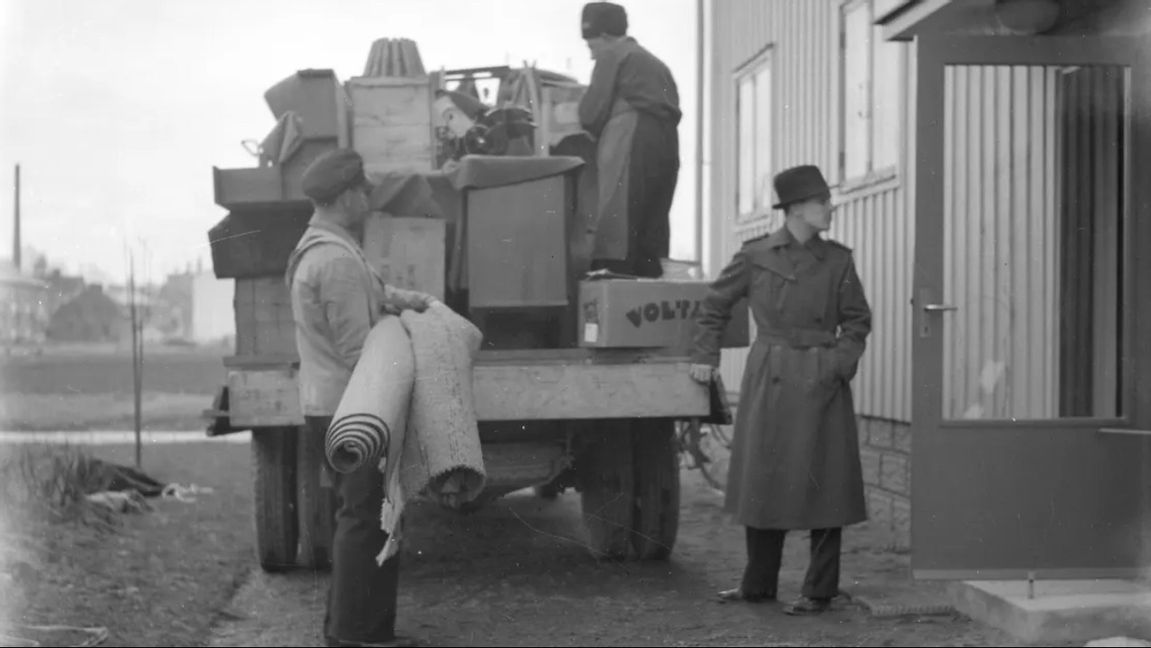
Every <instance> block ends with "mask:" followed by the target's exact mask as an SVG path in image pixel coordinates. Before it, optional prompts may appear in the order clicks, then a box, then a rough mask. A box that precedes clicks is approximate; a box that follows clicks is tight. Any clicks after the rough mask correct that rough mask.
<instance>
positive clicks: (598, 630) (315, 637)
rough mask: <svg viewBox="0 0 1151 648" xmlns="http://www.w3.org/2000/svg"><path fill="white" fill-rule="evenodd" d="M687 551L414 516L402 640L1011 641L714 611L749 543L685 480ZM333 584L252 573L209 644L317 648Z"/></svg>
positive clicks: (509, 521)
mask: <svg viewBox="0 0 1151 648" xmlns="http://www.w3.org/2000/svg"><path fill="white" fill-rule="evenodd" d="M684 475H685V479H684V493H683V514H682V519H681V527H680V533H679V540H678V543H677V545H676V548H675V552H674V554H673V556H672V559H671V561H670V562H666V563H656V564H635V563H630V564H619V563H597V562H596V561H594V560H593V559H592V558H591V557H590V556H589V554H588V552H587V551H586V549H585V548H584V546H583V544H582V542H583V532H582V530H581V525H580V519H579V496H578V495H577V494H574V493H568V494H565V495H563V496H561V497H560V498H559V499H558V500H557V501H553V502H546V501H542V500H539V499H535V498H533V497H531V496H528V495H519V494H513V495H512V496H509V497H507V498H505V499H503V500H501V501H500V502H498V503H496V504H494V505H492V506H490V507H488V508H486V509H484V510H483V511H481V512H479V513H476V514H473V515H470V516H459V515H457V514H454V513H451V512H447V511H442V510H439V509H438V508H435V507H430V506H425V505H421V506H419V507H417V508H415V509H411V510H410V514H409V517H408V523H407V529H408V531H407V538H406V545H405V549H404V555H403V558H402V559H403V561H404V563H403V567H402V572H401V574H402V575H401V583H400V589H401V602H400V621H399V631H400V632H401V633H403V634H409V635H414V636H417V637H419V638H421V639H424V640H425V641H427V642H429V643H430V644H431V645H442V646H463V645H471V646H549V645H554V646H573V645H616V646H620V645H659V646H690V645H705V646H709V645H736V646H740V645H760V646H762V645H795V646H820V645H826V646H857V645H869V646H912V645H919V646H931V645H946V646H978V645H984V646H992V645H996V646H1002V645H1017V644H1015V643H1014V642H1012V641H1011V640H1010V639H1009V638H1008V637H1006V636H1004V635H1002V634H1000V633H998V632H996V631H993V630H989V629H987V628H984V627H981V626H979V625H977V624H975V623H973V622H971V621H969V620H967V619H965V618H962V617H954V616H944V617H911V618H894V619H893V618H876V617H873V616H871V615H870V614H869V613H868V612H867V611H866V610H865V609H863V608H862V607H861V606H858V605H856V604H853V603H851V602H844V603H841V604H837V609H836V610H835V611H833V612H831V613H829V614H827V615H825V616H823V617H821V618H792V617H788V616H785V615H784V614H783V613H782V612H781V611H780V606H779V604H763V605H747V604H727V605H722V604H718V603H715V602H713V596H714V592H715V591H716V590H718V589H721V588H723V587H728V586H731V585H732V584H734V583H736V582H737V581H738V578H739V574H740V570H741V568H742V565H743V557H744V553H743V551H744V549H743V532H742V529H741V528H739V527H735V526H733V525H732V524H731V523H730V522H728V521H727V520H726V519H725V517H724V516H723V515H722V513H721V511H720V504H721V495H720V494H718V493H717V492H715V491H713V490H712V489H710V488H708V487H707V486H706V484H704V483H703V482H702V480H700V479H699V478H698V475H697V474H696V473H691V472H686V473H684ZM868 543H869V537H868V534H867V532H866V530H865V529H852V530H849V531H848V533H847V534H846V538H845V552H844V562H843V589H844V590H846V591H848V592H849V593H850V592H851V590H852V589H853V587H862V586H866V585H867V583H866V581H867V580H871V581H878V580H883V579H886V580H898V579H899V577H900V574H901V573H902V572H903V571H904V570H905V569H906V564H907V557H906V556H900V555H895V554H891V553H888V552H885V551H882V550H878V549H875V548H872V547H870V546H868ZM805 544H806V538H804V537H803V536H802V535H801V534H794V537H791V538H789V540H788V547H787V557H786V558H785V568H784V569H785V571H784V573H783V578H782V584H781V588H782V591H781V597H783V598H785V599H787V598H790V597H792V596H794V595H796V594H797V593H798V590H799V584H800V582H801V579H802V575H803V569H804V568H805V567H806V560H805V555H804V553H805V547H804V545H805ZM326 591H327V577H326V575H322V574H311V573H306V574H305V573H297V574H290V575H275V576H270V575H265V574H263V573H261V572H259V571H258V570H256V571H254V572H253V575H252V578H251V580H250V581H249V582H248V583H247V584H246V585H245V586H244V587H243V588H242V589H241V590H240V592H239V593H238V594H237V597H236V599H235V600H234V602H233V604H232V606H231V608H230V610H229V613H228V614H227V615H226V618H225V620H223V621H222V623H221V624H220V625H219V626H218V627H217V628H216V631H215V634H214V636H213V637H212V638H211V644H210V645H213V646H240V645H243V646H288V645H292V646H320V645H323V643H322V641H321V637H320V633H319V628H320V622H321V619H322V615H323V607H324V597H325V595H326Z"/></svg>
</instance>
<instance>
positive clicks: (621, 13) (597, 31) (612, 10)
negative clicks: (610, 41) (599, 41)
mask: <svg viewBox="0 0 1151 648" xmlns="http://www.w3.org/2000/svg"><path fill="white" fill-rule="evenodd" d="M580 22H581V25H580V26H581V32H582V33H583V37H584V38H585V39H587V38H595V37H597V36H603V35H605V34H606V35H608V36H626V35H627V10H626V9H624V8H623V7H622V6H620V5H617V4H615V3H614V2H589V3H587V4H585V5H584V7H583V15H582V16H581V21H580Z"/></svg>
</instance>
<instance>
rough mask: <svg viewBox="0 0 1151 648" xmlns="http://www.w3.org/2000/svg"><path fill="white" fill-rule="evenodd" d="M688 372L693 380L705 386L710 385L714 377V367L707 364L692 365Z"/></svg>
mask: <svg viewBox="0 0 1151 648" xmlns="http://www.w3.org/2000/svg"><path fill="white" fill-rule="evenodd" d="M688 371H689V372H690V373H691V377H692V379H693V380H695V381H696V382H699V383H703V384H705V385H706V384H708V383H710V382H711V380H712V378H714V377H715V367H713V366H711V365H707V364H693V365H691V367H690V368H689V369H688Z"/></svg>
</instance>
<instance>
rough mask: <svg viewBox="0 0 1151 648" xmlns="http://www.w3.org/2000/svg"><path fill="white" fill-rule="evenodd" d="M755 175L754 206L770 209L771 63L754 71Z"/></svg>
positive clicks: (771, 201)
mask: <svg viewBox="0 0 1151 648" xmlns="http://www.w3.org/2000/svg"><path fill="white" fill-rule="evenodd" d="M755 176H756V195H757V198H758V199H757V200H756V207H757V208H760V209H770V208H771V205H772V203H774V202H775V201H773V200H772V196H773V194H772V189H771V65H770V64H769V63H766V62H765V63H764V64H763V67H761V68H760V69H759V71H758V72H756V73H755Z"/></svg>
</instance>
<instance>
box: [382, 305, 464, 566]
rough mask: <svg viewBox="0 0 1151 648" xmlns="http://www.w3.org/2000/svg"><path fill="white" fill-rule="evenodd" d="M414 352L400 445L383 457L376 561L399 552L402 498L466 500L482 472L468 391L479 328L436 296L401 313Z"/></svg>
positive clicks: (454, 502) (453, 502) (450, 502)
mask: <svg viewBox="0 0 1151 648" xmlns="http://www.w3.org/2000/svg"><path fill="white" fill-rule="evenodd" d="M400 319H401V321H402V322H403V325H404V327H405V328H406V329H407V331H408V335H409V336H410V338H411V348H412V354H413V356H414V359H415V382H414V384H413V386H412V394H411V398H412V400H411V407H410V410H409V416H408V426H407V430H406V434H405V435H404V438H403V439H402V441H398V440H397V439H396V438H395V435H394V434H393V437H392V447H397V444H398V443H402V448H403V450H402V451H401V452H400V453H399V454H398V456H397V454H396V453H394V452H392V453H389V455H388V457H387V467H386V469H385V474H386V477H385V486H384V488H385V496H384V505H383V509H382V510H381V512H380V527H381V528H382V529H383V530H384V531H387V532H388V534H389V538H390V539H389V541H388V544H387V546H385V547H384V550H383V551H382V552H380V555H379V556H377V561H379V562H380V563H381V564H382V563H383V561H384V560H386V559H387V558H389V557H391V556H393V555H395V553H396V552H397V551H399V541H400V538H399V536H400V534H399V533H397V530H399V528H400V527H399V520H400V517H401V515H402V514H403V509H404V505H405V504H406V503H407V502H408V500H410V499H411V498H412V497H414V496H416V495H419V494H420V493H424V494H427V495H428V496H431V497H432V498H434V499H436V500H438V501H439V502H440V503H442V504H446V505H449V506H453V507H458V506H461V505H463V504H465V503H467V502H471V501H472V500H474V499H476V497H478V496H479V494H480V491H482V490H483V488H484V483H485V480H486V479H487V474H486V472H485V471H484V456H483V450H482V448H481V446H480V434H479V425H478V423H477V422H476V413H475V402H474V400H473V397H472V367H473V363H474V361H475V357H476V354H477V353H478V352H479V349H480V343H481V342H482V341H483V334H482V333H480V331H479V329H477V328H476V327H475V326H474V325H473V324H472V323H471V322H469V321H468V320H467V319H465V318H464V317H462V316H460V315H458V314H457V313H455V312H454V311H452V310H451V309H450V308H448V307H447V306H445V305H444V304H443V303H441V302H434V303H433V304H432V306H431V307H430V308H428V309H427V310H426V311H424V312H423V313H417V312H415V311H404V312H403V314H402V315H400Z"/></svg>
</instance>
